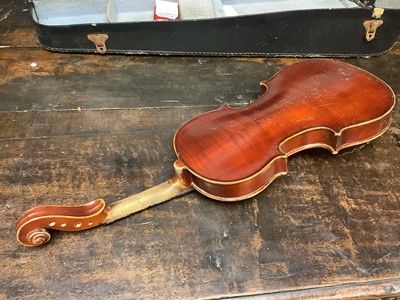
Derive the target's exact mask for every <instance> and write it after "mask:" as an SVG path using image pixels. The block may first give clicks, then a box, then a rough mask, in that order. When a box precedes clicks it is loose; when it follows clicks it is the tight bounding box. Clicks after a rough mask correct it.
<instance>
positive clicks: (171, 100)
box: [0, 0, 400, 299]
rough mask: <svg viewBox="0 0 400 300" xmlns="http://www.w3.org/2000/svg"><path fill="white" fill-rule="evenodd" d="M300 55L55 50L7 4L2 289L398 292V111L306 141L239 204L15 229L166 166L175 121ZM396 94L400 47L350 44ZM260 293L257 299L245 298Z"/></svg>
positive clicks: (120, 191)
mask: <svg viewBox="0 0 400 300" xmlns="http://www.w3.org/2000/svg"><path fill="white" fill-rule="evenodd" d="M296 61H300V59H294V58H285V59H277V58H276V59H267V58H253V59H248V58H218V57H215V58H210V57H158V56H154V57H152V56H121V55H104V56H101V55H92V54H61V53H52V52H48V51H46V50H43V49H41V48H39V47H38V45H37V44H36V42H35V35H34V31H33V27H32V24H31V21H30V15H29V11H28V4H27V3H23V1H11V0H7V1H3V3H1V4H0V70H1V74H2V76H1V77H0V166H1V168H0V204H1V205H0V214H1V216H2V222H1V224H0V241H1V248H0V249H1V250H0V270H1V272H0V298H5V299H49V298H66V299H82V298H83V299H85V298H111V299H193V298H201V299H209V298H232V297H240V296H243V297H244V296H254V299H257V298H258V297H260V298H262V299H289V298H296V299H299V298H301V299H315V298H324V299H333V298H335V299H336V298H344V299H349V298H357V297H360V298H384V297H393V298H394V297H395V296H398V295H400V215H399V211H400V187H399V179H398V178H399V177H398V176H399V174H400V110H399V107H398V106H396V108H395V110H394V122H393V124H392V126H391V127H390V129H389V130H388V131H387V132H386V133H385V134H384V135H383V136H382V137H380V138H378V139H376V140H374V141H372V142H370V143H368V144H366V145H362V146H359V147H356V148H352V149H349V150H346V151H343V152H340V153H339V154H338V155H332V154H331V153H330V152H329V151H327V150H323V149H313V150H307V151H305V152H301V153H298V154H296V155H294V156H293V157H291V158H290V160H289V174H288V175H286V176H284V177H280V178H278V179H277V180H276V181H274V182H273V183H272V184H271V185H270V186H269V187H268V188H267V189H266V190H265V191H264V192H262V193H260V194H259V195H257V196H256V197H254V198H251V199H249V200H246V201H242V202H237V203H221V202H217V201H213V200H209V199H207V198H206V197H204V196H202V195H200V194H198V193H190V194H188V195H185V196H182V197H180V198H176V199H174V200H172V201H169V202H167V203H164V204H161V205H158V206H156V207H154V208H151V209H149V210H146V211H143V212H140V213H137V214H135V215H132V216H130V217H127V218H125V219H123V220H120V221H117V222H115V223H113V224H111V225H108V226H101V227H98V228H95V229H93V230H88V231H84V232H81V233H64V232H53V234H52V236H53V238H52V240H51V241H50V242H49V243H48V244H46V245H45V246H43V247H36V248H27V247H24V246H22V245H20V244H18V242H17V241H16V239H15V228H14V226H15V222H16V220H17V218H18V217H19V215H20V214H22V213H23V212H24V211H25V210H27V209H29V208H31V207H33V206H36V205H45V204H60V205H78V204H82V203H85V202H87V201H89V200H94V199H96V198H104V199H105V200H106V201H107V202H108V203H112V202H114V201H116V200H118V199H120V198H123V197H126V196H128V195H131V194H135V193H137V192H139V191H141V190H144V189H146V188H149V187H151V186H153V185H155V184H158V183H161V182H162V181H164V180H167V179H168V178H169V177H170V176H171V175H172V174H173V172H174V171H173V167H172V165H173V162H174V160H175V155H174V151H173V147H172V138H173V135H174V132H175V131H176V129H177V128H179V126H180V125H181V124H182V123H183V122H185V121H186V120H188V119H190V118H192V117H194V116H196V115H198V114H200V113H202V112H206V111H209V110H212V109H215V108H218V107H220V106H221V105H222V103H229V104H230V105H245V104H246V103H249V102H250V101H252V100H254V99H256V98H257V96H258V95H259V93H260V87H259V82H260V81H262V80H264V79H268V78H269V77H271V76H272V75H273V74H275V73H276V72H277V71H279V70H281V69H282V68H283V67H284V66H287V65H290V64H292V63H294V62H296ZM345 61H346V62H348V63H351V64H353V65H356V66H359V67H361V68H363V69H365V70H367V71H369V72H371V73H373V74H375V75H377V76H379V77H380V78H382V79H383V80H385V81H386V82H387V83H388V84H389V85H390V86H391V87H392V88H393V89H394V91H395V93H396V95H397V96H399V94H400V80H399V69H400V48H399V47H398V46H397V47H395V48H394V49H393V50H392V51H391V52H389V53H387V54H385V55H383V56H380V57H374V58H370V59H347V60H345ZM252 299H253V298H252Z"/></svg>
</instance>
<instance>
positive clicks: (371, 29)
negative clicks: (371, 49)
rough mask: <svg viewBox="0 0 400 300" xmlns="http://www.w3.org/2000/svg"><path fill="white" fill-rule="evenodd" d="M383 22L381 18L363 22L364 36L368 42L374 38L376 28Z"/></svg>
mask: <svg viewBox="0 0 400 300" xmlns="http://www.w3.org/2000/svg"><path fill="white" fill-rule="evenodd" d="M382 24H383V20H369V21H365V22H364V23H363V25H364V27H365V38H366V39H367V41H368V42H370V41H372V40H373V39H374V38H375V35H376V30H377V29H378V27H379V26H381V25H382Z"/></svg>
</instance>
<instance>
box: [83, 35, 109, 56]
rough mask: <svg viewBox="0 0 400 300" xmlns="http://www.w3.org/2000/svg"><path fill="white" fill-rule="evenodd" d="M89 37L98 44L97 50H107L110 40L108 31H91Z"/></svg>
mask: <svg viewBox="0 0 400 300" xmlns="http://www.w3.org/2000/svg"><path fill="white" fill-rule="evenodd" d="M87 38H88V39H89V40H90V41H92V42H93V43H94V44H95V45H96V50H97V52H99V53H100V54H104V53H106V52H107V47H106V41H107V40H108V34H106V33H91V34H88V35H87Z"/></svg>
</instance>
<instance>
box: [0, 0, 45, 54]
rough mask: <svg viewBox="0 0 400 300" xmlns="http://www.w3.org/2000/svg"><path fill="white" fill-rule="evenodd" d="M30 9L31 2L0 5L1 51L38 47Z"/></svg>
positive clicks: (7, 1) (10, 1) (8, 2)
mask: <svg viewBox="0 0 400 300" xmlns="http://www.w3.org/2000/svg"><path fill="white" fill-rule="evenodd" d="M29 9H30V5H29V1H13V0H6V1H2V3H0V49H1V48H17V47H38V44H37V42H36V38H35V30H34V28H33V24H32V18H31V15H30V11H29ZM0 57H1V54H0Z"/></svg>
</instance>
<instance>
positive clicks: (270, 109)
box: [174, 59, 395, 201]
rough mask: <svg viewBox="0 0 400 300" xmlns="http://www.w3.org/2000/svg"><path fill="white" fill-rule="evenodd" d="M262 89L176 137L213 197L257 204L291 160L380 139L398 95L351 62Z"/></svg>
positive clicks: (304, 68) (297, 72)
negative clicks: (313, 151)
mask: <svg viewBox="0 0 400 300" xmlns="http://www.w3.org/2000/svg"><path fill="white" fill-rule="evenodd" d="M261 85H262V86H263V87H264V90H265V91H264V94H263V95H262V96H261V97H260V98H259V99H257V100H256V101H255V102H253V103H251V104H249V105H247V106H244V107H241V108H236V109H233V108H230V107H229V106H227V105H224V106H223V107H222V108H220V109H218V110H215V111H211V112H208V113H205V114H203V115H200V116H198V117H196V118H194V119H192V120H190V121H188V122H187V123H186V124H184V125H183V126H182V127H181V128H180V129H179V130H178V131H177V132H176V135H175V139H174V146H175V151H176V154H177V156H178V158H179V159H180V160H181V161H182V163H183V164H184V165H185V166H186V168H187V169H188V171H189V172H190V173H191V174H192V177H193V185H194V187H195V188H197V189H198V190H199V191H200V192H202V193H203V194H206V195H207V196H209V197H212V198H215V199H219V200H226V201H229V200H240V199H243V198H247V197H250V196H252V195H254V194H256V193H258V192H259V191H261V190H262V189H264V188H265V187H266V186H267V185H268V184H269V183H270V182H271V181H272V180H273V179H274V178H276V177H277V176H279V175H282V174H285V173H286V172H287V162H286V161H287V157H288V156H290V155H291V154H293V153H295V152H298V151H301V150H304V149H307V148H312V147H322V148H327V149H329V150H330V151H331V152H332V153H337V152H338V151H339V150H341V149H343V148H346V147H351V146H354V145H358V144H361V143H364V142H367V141H370V140H372V139H374V138H376V137H378V136H379V135H381V134H382V133H383V132H385V131H386V130H387V129H388V127H389V125H390V123H391V114H390V113H391V111H392V109H393V107H394V104H395V96H394V93H393V91H392V90H391V88H390V87H389V86H388V85H387V84H385V83H384V82H383V81H381V80H380V79H378V78H377V77H375V76H373V75H372V74H370V73H368V72H366V71H363V70H361V69H359V68H357V67H354V66H352V65H350V64H346V63H344V62H340V61H335V60H328V59H312V60H305V61H303V62H301V63H298V64H294V65H292V66H289V67H287V68H285V69H284V70H282V71H281V72H279V73H277V74H276V75H275V76H274V77H272V78H271V79H270V80H267V81H263V82H262V83H261ZM221 187H223V188H221Z"/></svg>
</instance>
